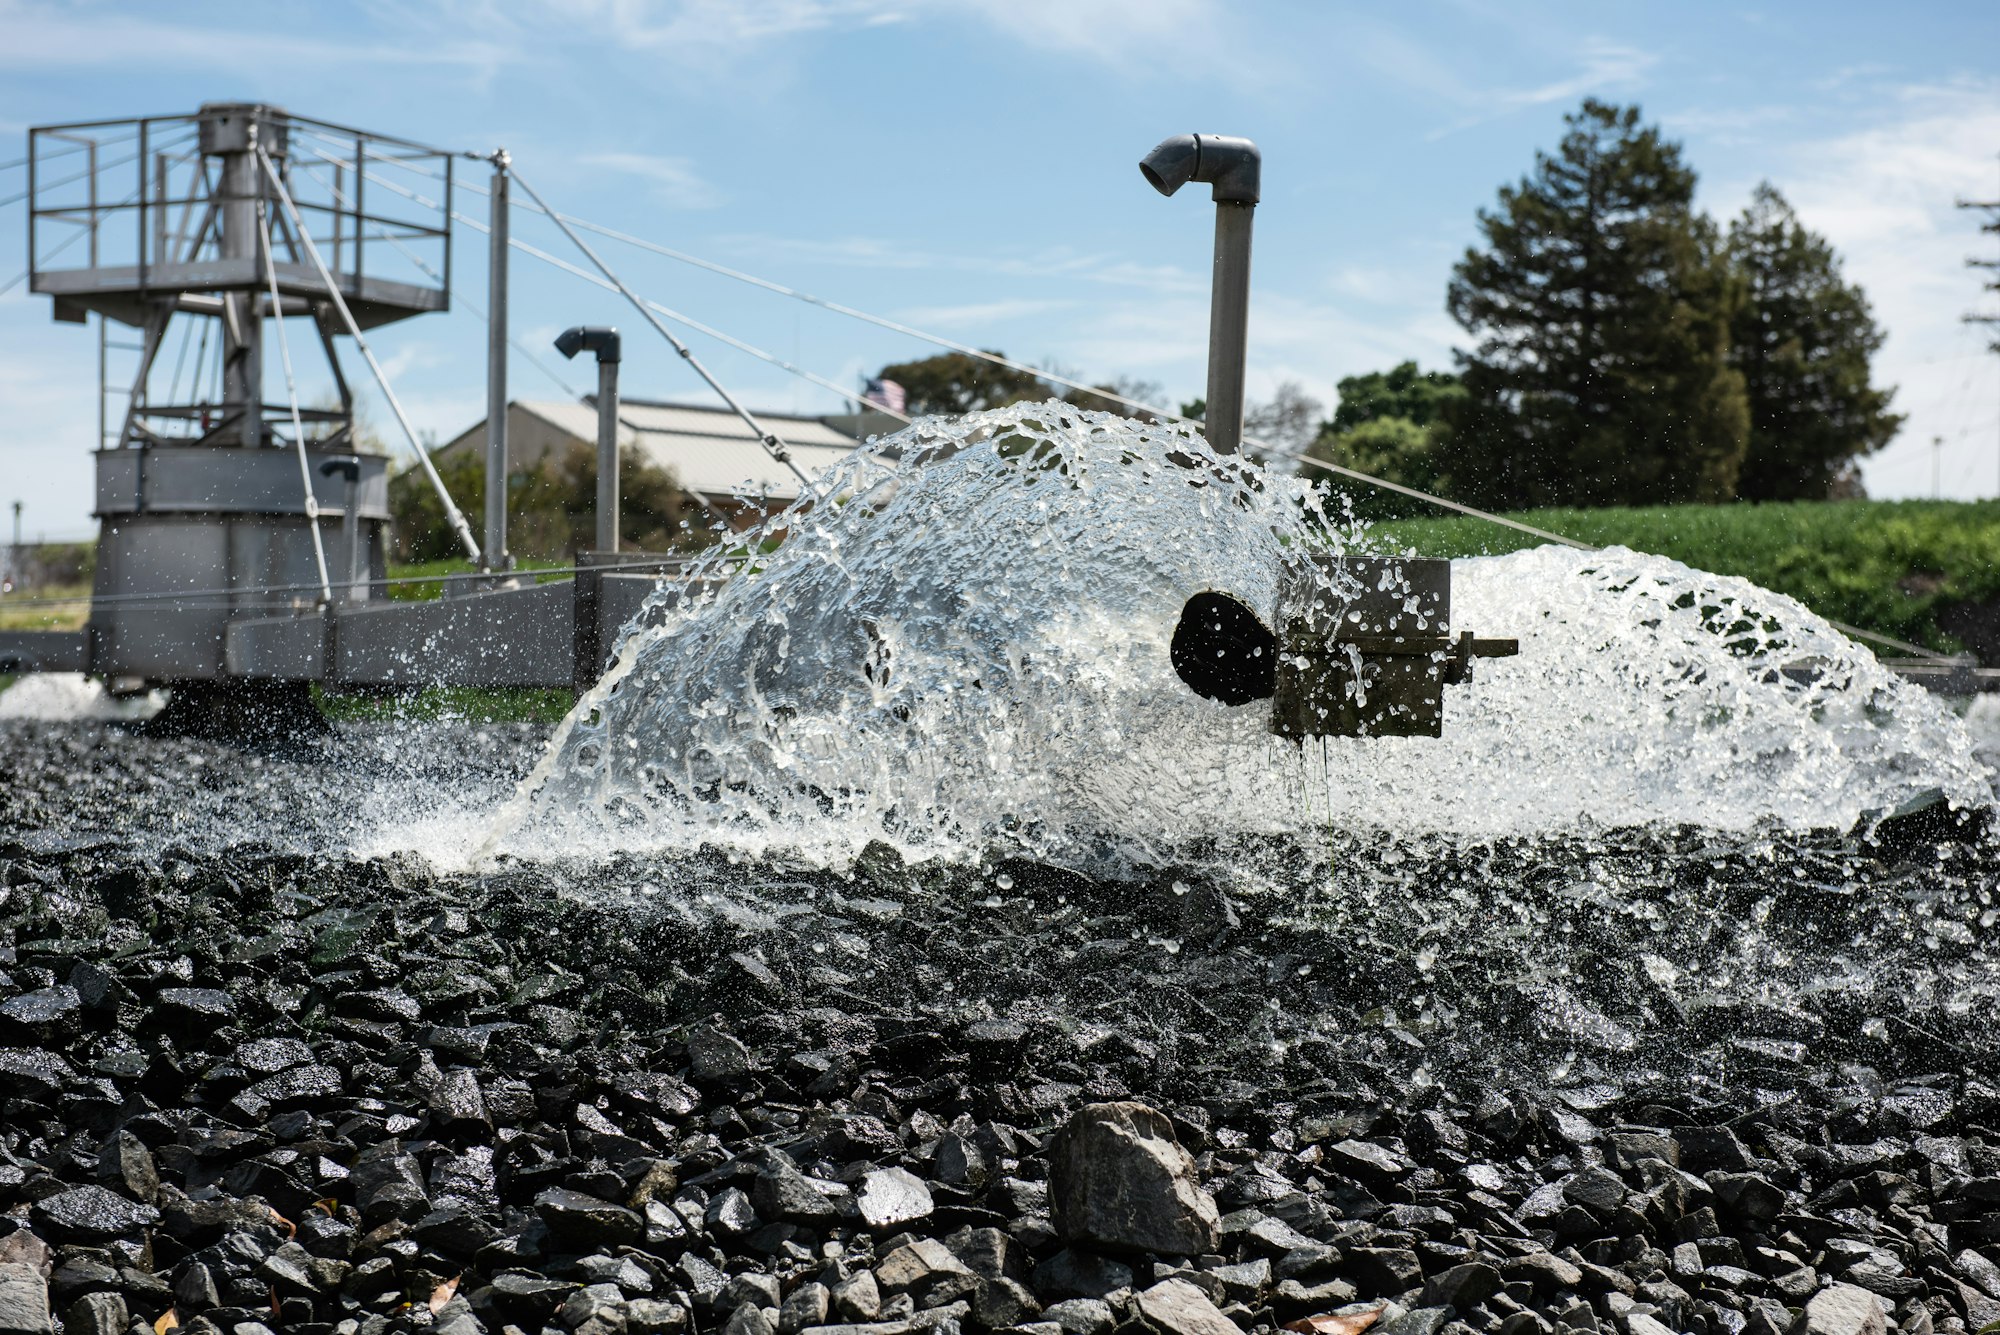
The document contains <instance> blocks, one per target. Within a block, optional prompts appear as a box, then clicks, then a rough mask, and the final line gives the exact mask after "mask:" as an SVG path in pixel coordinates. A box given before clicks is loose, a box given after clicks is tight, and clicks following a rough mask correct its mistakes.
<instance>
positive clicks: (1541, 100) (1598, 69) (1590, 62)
mask: <svg viewBox="0 0 2000 1335" xmlns="http://www.w3.org/2000/svg"><path fill="white" fill-rule="evenodd" d="M1573 59H1574V60H1575V62H1576V64H1577V65H1578V68H1577V70H1576V71H1575V72H1574V73H1572V74H1569V75H1566V76H1564V77H1562V78H1559V79H1555V80H1551V81H1550V82H1547V83H1542V84H1537V85H1535V86H1534V87H1531V88H1490V89H1475V88H1473V87H1472V86H1471V85H1470V84H1468V85H1467V86H1466V89H1467V91H1466V93H1465V95H1464V96H1463V97H1461V98H1460V99H1459V100H1460V101H1461V102H1465V103H1467V104H1469V105H1472V106H1474V107H1475V108H1477V109H1476V110H1475V111H1473V112H1472V113H1471V114H1469V115H1467V116H1465V117H1463V118H1461V119H1459V120H1455V121H1453V122H1451V123H1450V124H1448V125H1444V126H1441V127H1439V128H1438V129H1435V130H1432V131H1431V132H1430V133H1429V134H1428V135H1426V136H1425V138H1426V139H1430V140H1433V141H1435V140H1438V139H1442V138H1444V137H1445V136H1447V135H1452V134H1457V133H1458V132H1459V131H1461V130H1469V129H1471V128H1472V127H1473V126H1475V125H1484V124H1486V123H1487V122H1488V121H1494V120H1498V119H1500V118H1501V117H1503V116H1507V115H1511V114H1513V113H1514V112H1517V111H1524V110H1527V109H1528V108H1530V107H1539V106H1546V105H1548V104H1549V103H1552V102H1573V101H1575V100H1576V99H1578V98H1580V97H1584V96H1586V95H1588V94H1592V93H1612V92H1618V91H1621V90H1629V89H1636V88H1638V87H1641V86H1642V85H1643V84H1644V83H1645V76H1646V73H1647V72H1648V71H1649V70H1651V69H1652V68H1653V66H1654V65H1655V64H1657V63H1658V59H1659V58H1658V57H1657V56H1655V55H1653V54H1652V53H1651V52H1649V51H1642V50H1640V49H1639V48H1638V47H1635V46H1631V45H1628V44H1626V43H1624V42H1616V41H1611V40H1609V39H1607V38H1601V37H1593V38H1590V39H1587V40H1586V41H1585V42H1584V43H1583V45H1582V46H1581V47H1580V48H1579V49H1578V50H1577V52H1576V53H1575V55H1574V57H1573Z"/></svg>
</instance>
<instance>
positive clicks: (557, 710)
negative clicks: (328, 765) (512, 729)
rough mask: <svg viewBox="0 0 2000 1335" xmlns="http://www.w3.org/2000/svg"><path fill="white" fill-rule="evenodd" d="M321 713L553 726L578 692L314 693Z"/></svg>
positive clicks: (340, 718) (434, 689)
mask: <svg viewBox="0 0 2000 1335" xmlns="http://www.w3.org/2000/svg"><path fill="white" fill-rule="evenodd" d="M313 698H314V700H316V701H317V702H318V704H319V708H320V712H321V713H323V714H325V715H326V716H327V717H328V718H330V719H332V720H333V721H335V722H336V723H357V722H358V723H384V722H396V723H434V722H437V721H438V720H440V719H452V720H462V721H469V722H473V723H554V722H556V721H557V720H559V719H561V718H562V717H563V715H565V714H567V713H569V711H570V707H571V706H572V705H574V704H575V703H576V692H575V691H573V690H570V689H569V688H568V687H546V688H544V687H523V688H518V689H510V690H498V689H494V690H488V689H484V688H481V687H477V686H427V687H425V688H424V689H422V690H420V691H394V692H383V691H327V690H324V689H322V688H319V687H314V688H313Z"/></svg>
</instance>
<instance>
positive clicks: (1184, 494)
mask: <svg viewBox="0 0 2000 1335" xmlns="http://www.w3.org/2000/svg"><path fill="white" fill-rule="evenodd" d="M778 530H783V533H784V541H783V543H782V545H778V546H776V547H775V550H766V549H767V548H768V547H769V546H770V544H769V543H768V542H764V541H762V539H767V538H769V537H774V536H776V534H777V531H778ZM1363 540H1364V535H1363V534H1362V533H1361V531H1360V529H1359V526H1358V525H1355V524H1352V523H1350V522H1346V521H1344V520H1342V519H1341V517H1340V516H1339V515H1338V514H1335V513H1330V512H1329V510H1328V509H1327V508H1323V501H1322V498H1321V496H1320V494H1319V493H1317V492H1316V491H1315V490H1314V489H1313V488H1312V487H1311V486H1309V485H1308V484H1307V483H1306V482H1304V481H1302V480H1300V479H1296V478H1291V477H1286V476H1282V475H1276V474H1271V473H1267V472H1265V471H1263V470H1262V469H1260V468H1258V467H1256V466H1254V465H1251V464H1246V463H1244V462H1242V461H1240V460H1237V459H1234V458H1229V457H1218V456H1216V455H1214V454H1213V453H1212V452H1210V451H1209V449H1208V447H1207V446H1206V444H1205V443H1204V442H1203V441H1202V440H1201V438H1200V437H1199V436H1198V435H1196V434H1194V433H1192V432H1191V431H1189V430H1187V429H1185V428H1181V427H1173V426H1165V425H1147V424H1141V423H1137V422H1132V421H1129V420H1126V419H1123V418H1118V417H1113V416H1110V415H1106V414H1099V413H1088V412H1079V411H1077V410H1075V409H1073V408H1070V407H1068V406H1066V405H1062V404H1036V405H1016V406H1013V407H1009V408H1005V409H1000V410H997V411H993V412H988V413H981V414H974V415H971V416H968V417H965V418H962V419H957V420H954V421H950V422H941V421H928V420H927V421H924V422H920V423H918V424H917V425H916V426H913V427H911V428H909V429H907V430H905V431H903V432H901V433H899V434H897V435H896V436H893V437H890V438H888V439H887V440H884V441H881V442H879V443H877V444H874V445H872V446H870V447H868V448H865V449H863V450H861V451H858V452H857V453H856V454H855V455H854V456H853V457H852V458H851V459H850V460H849V461H847V462H846V463H845V464H844V465H843V466H841V467H840V468H838V469H836V470H834V471H833V472H832V473H831V474H829V475H828V476H827V477H825V478H823V479H822V480H821V482H820V484H819V485H818V486H816V487H815V488H814V489H813V491H812V493H811V494H810V495H808V496H807V497H806V498H804V499H803V500H802V501H801V503H800V504H799V505H797V506H795V507H793V508H792V509H791V510H789V511H787V512H786V513H785V514H784V515H783V516H780V517H779V518H778V519H777V520H776V521H775V522H774V523H773V525H772V526H771V528H770V529H769V530H767V532H766V533H764V534H761V535H757V537H756V538H753V539H752V541H751V545H750V546H748V547H739V548H737V549H735V550H732V551H729V552H724V553H721V554H718V555H717V556H715V557H713V558H711V560H710V562H709V564H708V567H707V568H706V569H705V570H704V571H703V572H701V573H703V574H706V575H709V576H712V577H714V581H715V582H714V583H713V585H712V586H711V587H710V590H709V592H707V593H706V594H704V595H703V596H701V597H698V598H692V599H689V600H687V601H685V602H684V603H682V604H681V605H680V606H678V607H675V608H672V609H671V610H667V611H666V612H665V615H664V619H663V620H661V621H660V622H659V624H656V625H652V626H649V627H647V628H644V629H635V630H631V631H629V632H628V633H627V635H626V636H625V638H624V640H623V641H622V643H621V645H620V646H619V650H618V653H617V657H616V662H615V665H614V666H613V667H612V669H611V670H610V672H609V673H608V674H607V675H606V676H605V678H604V680H603V681H602V682H601V683H600V684H599V685H598V687H597V688H596V689H594V690H593V691H591V692H590V693H589V694H588V695H586V696H585V697H584V699H583V700H581V701H580V702H579V704H578V706H577V708H576V710H575V711H574V712H573V713H572V714H571V715H570V717H569V718H568V719H567V720H566V721H565V723H564V724H563V726H562V728H561V729H560V730H559V731H558V733H557V735H556V738H555V740H554V743H553V745H552V746H551V748H550V752H549V754H548V756H547V757H546V758H545V759H544V760H543V762H542V764H541V765H540V766H539V767H538V768H537V770H536V771H535V772H534V774H533V775H531V776H530V778H529V779H528V780H527V782H526V783H525V784H524V785H523V787H522V790H521V793H520V794H519V796H518V797H517V798H516V800H515V802H514V803H513V804H511V805H510V807H509V808H508V809H507V810H506V812H505V813H504V814H503V816H502V819H501V820H500V821H499V823H498V826H497V828H496V832H495V834H494V836H493V837H492V838H491V839H490V840H489V848H490V849H492V850H494V851H514V852H521V853H533V854H540V853H546V852H549V851H552V850H560V851H568V852H582V853H595V852H603V851H609V850H612V849H648V848H655V849H671V848H675V847H689V846H693V845H696V844H711V845H721V846H724V847H730V848H735V849H737V850H739V851H741V852H743V853H752V854H756V853H769V852H785V853H797V854H800V855H803V856H806V857H810V858H813V859H815V860H824V861H830V862H833V863H836V864H842V863H845V862H846V861H848V860H849V859H851V857H852V856H853V855H855V854H856V853H858V852H859V850H860V849H862V848H863V847H864V846H865V845H867V844H868V843H869V842H871V841H876V840H882V841H887V842H888V843H890V844H891V845H893V846H896V847H898V848H901V849H902V850H904V851H906V852H910V853H915V854H920V855H939V854H942V855H945V856H966V857H970V856H977V855H979V854H980V853H981V852H982V851H991V850H993V849H995V848H998V849H1000V850H1002V851H1005V852H1011V853H1020V854H1025V855H1028V856H1033V857H1039V858H1044V859H1052V860H1058V861H1069V862H1072V863H1081V864H1084V865H1095V866H1107V867H1108V866H1112V865H1119V864H1130V863H1132V862H1141V863H1143V862H1154V861H1158V860H1163V859H1169V858H1173V857H1186V856H1189V855H1190V850H1191V849H1195V848H1198V847H1200V846H1202V845H1204V844H1211V843H1212V842H1213V841H1214V840H1215V839H1216V838H1217V837H1224V838H1226V837H1229V836H1236V835H1291V836H1301V835H1304V836H1310V835H1312V834H1313V833H1314V832H1316V831H1324V829H1325V828H1326V827H1327V826H1329V825H1333V826H1339V827H1344V828H1349V829H1355V828H1361V829H1379V830H1384V831H1390V832H1404V833H1419V832H1424V833H1437V832H1443V833H1463V834H1468V835H1474V836H1479V837H1490V836H1495V835H1504V834H1513V833H1540V832H1554V831H1560V830H1564V829H1571V828H1577V827H1588V826H1592V825H1631V824H1649V823H1669V822H1670V823H1680V822H1698V823H1701V824H1705V825H1708V826H1712V827H1721V828H1743V827H1747V826H1751V825H1754V824H1757V823H1759V822H1778V823H1782V824H1786V825H1793V826H1813V825H1829V824H1838V825H1845V824H1848V823H1851V822H1852V821H1853V820H1854V819H1855V818H1856V816H1857V815H1858V814H1859V813H1861V812H1862V811H1863V810H1865V809H1867V808H1871V807H1881V806H1885V805H1889V804H1893V803H1894V802H1896V801H1898V800H1901V799H1902V798H1904V797H1906V796H1908V795H1909V794H1911V793H1912V792H1915V791H1918V790H1922V789H1926V788H1933V787H1936V788H1942V789H1944V790H1945V791H1946V792H1947V793H1948V794H1949V795H1951V796H1952V797H1953V799H1954V800H1958V801H1968V802H1970V801H1980V800H1990V790H1989V787H1988V782H1989V781H1988V777H1987V772H1986V770H1985V768H1984V767H1983V766H1982V765H1981V764H1980V763H1979V762H1978V760H1977V759H1976V758H1975V756H1974V754H1973V747H1972V742H1971V739H1970V738H1969V737H1968V735H1967V733H1966V731H1965V729H1964V727H1963V725H1962V724H1961V723H1960V722H1959V721H1958V720H1956V719H1955V718H1953V717H1952V716H1951V715H1950V714H1949V713H1948V712H1947V711H1945V710H1944V709H1943V708H1941V707H1940V706H1939V705H1937V704H1936V703H1934V702H1933V701H1932V700H1931V699H1930V698H1929V697H1928V696H1927V695H1925V693H1924V692H1922V691H1921V690H1919V689H1917V688H1914V687H1911V686H1908V685H1906V684H1904V683H1903V682H1901V681H1900V680H1898V679H1897V678H1895V677H1894V676H1893V675H1892V674H1890V673H1889V672H1887V671H1885V670H1884V669H1882V668H1881V667H1880V666H1879V665H1877V664H1876V662H1875V661H1874V659H1873V658H1872V656H1870V655H1869V654H1867V653H1866V652H1865V651H1862V650H1860V649H1858V648H1857V647H1856V646H1854V645H1853V644H1852V643H1851V642H1849V641H1848V640H1846V639H1845V638H1844V637H1843V636H1841V635H1839V634H1838V633H1837V632H1835V631H1833V630H1832V629H1831V628H1830V627H1829V626H1827V625H1826V623H1825V622H1824V621H1822V620H1820V619H1819V618H1817V617H1815V616H1813V615H1812V614H1811V613H1810V612H1808V611H1807V610H1806V609H1805V608H1803V607H1802V606H1800V605H1799V604H1797V603H1796V602H1794V601H1792V600H1790V599H1788V598H1785V597H1782V596H1780V595H1776V594H1773V593H1770V592H1768V591H1766V590H1763V589H1760V588H1758V587H1756V586H1754V585H1751V584H1749V583H1747V582H1744V581H1741V580H1734V579H1726V578H1720V577H1716V576H1711V575H1707V574H1703V573H1701V572H1698V571H1694V570H1690V569H1688V568H1686V567H1684V566H1681V565H1678V564H1676V563H1674V562H1671V561H1667V560H1664V559H1661V558H1657V557H1650V556H1643V555H1639V554H1635V553H1631V552H1627V551H1622V550H1613V551H1607V552H1599V553H1589V554H1586V553H1578V552H1570V551H1561V550H1556V549H1552V548H1545V549H1540V550H1536V551H1531V552H1525V553H1521V554H1518V555H1514V556H1508V557H1501V558H1492V559H1484V560H1475V561H1465V562H1460V563H1458V565H1457V568H1456V579H1455V588H1454V598H1453V602H1454V623H1455V625H1454V629H1458V628H1467V629H1477V630H1478V631H1479V632H1480V633H1482V634H1492V635H1514V636H1518V637H1519V638H1520V640H1521V656H1520V657H1519V658H1516V659H1512V660H1503V661H1499V662H1491V663H1483V664H1481V665H1480V667H1479V674H1478V680H1477V681H1476V683H1475V684H1474V685H1472V686H1471V687H1470V688H1466V689H1462V690H1456V691H1454V692H1453V693H1452V694H1451V695H1450V697H1449V698H1448V701H1447V706H1446V723H1445V736H1444V738H1443V739H1441V740H1431V739H1342V740H1336V741H1332V742H1328V743H1326V744H1324V746H1322V745H1321V744H1318V743H1308V744H1307V746H1306V747H1305V748H1304V749H1303V750H1302V749H1301V748H1299V747H1298V746H1296V745H1294V744H1292V743H1289V742H1285V741H1281V740H1279V739H1276V738H1273V737H1272V736H1271V735H1270V734H1269V732H1268V731H1267V720H1268V712H1269V705H1268V702H1253V703H1251V704H1247V705H1241V706H1236V707H1227V706H1224V705H1221V704H1218V703H1215V702H1213V701H1211V700H1208V699H1204V698H1201V697H1199V696H1197V695H1195V694H1194V693H1193V692H1192V691H1190V690H1189V689H1188V688H1187V687H1186V686H1185V685H1184V684H1183V683H1182V682H1181V681H1180V680H1179V678H1178V677H1177V676H1176V674H1175V672H1174V670H1173V668H1172V666H1171V664H1170V661H1169V652H1168V646H1169V643H1170V641H1171V639H1172V635H1173V631H1174V628H1175V625H1176V622H1177V621H1178V619H1179V617H1180V614H1181V610H1182V608H1183V606H1184V605H1185V603H1186V602H1187V600H1188V599H1189V598H1190V597H1191V596H1192V595H1194V594H1196V593H1198V592H1201V591H1204V590H1210V589H1215V590H1221V591H1224V592H1227V593H1229V594H1231V595H1233V596H1235V597H1236V598H1238V599H1239V600H1241V601H1242V602H1244V603H1245V604H1246V605H1248V606H1249V607H1250V608H1251V609H1252V610H1253V611H1255V612H1256V613H1257V614H1258V615H1259V616H1260V617H1262V618H1264V619H1265V620H1266V621H1267V622H1268V621H1269V619H1270V618H1271V615H1272V610H1273V604H1274V601H1275V598H1276V591H1277V586H1278V581H1279V577H1280V574H1281V572H1282V571H1284V570H1285V569H1286V568H1287V566H1288V565H1289V564H1290V563H1292V562H1293V561H1294V560H1295V559H1296V558H1297V556H1298V555H1299V553H1301V552H1303V551H1305V550H1307V549H1310V548H1313V547H1316V546H1321V547H1324V546H1331V547H1332V548H1334V549H1336V550H1348V549H1355V548H1356V547H1357V546H1359V545H1362V544H1363ZM725 577H726V578H725Z"/></svg>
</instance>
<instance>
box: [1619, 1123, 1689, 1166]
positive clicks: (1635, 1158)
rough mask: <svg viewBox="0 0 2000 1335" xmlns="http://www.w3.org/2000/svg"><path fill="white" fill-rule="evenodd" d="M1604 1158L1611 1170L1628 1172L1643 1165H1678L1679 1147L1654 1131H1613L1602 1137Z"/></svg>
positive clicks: (1679, 1158) (1679, 1159)
mask: <svg viewBox="0 0 2000 1335" xmlns="http://www.w3.org/2000/svg"><path fill="white" fill-rule="evenodd" d="M1604 1157H1605V1160H1606V1161H1607V1162H1609V1163H1610V1165H1611V1166H1612V1167H1613V1168H1616V1169H1618V1170H1620V1171H1621V1172H1623V1171H1629V1170H1631V1169H1634V1168H1637V1167H1638V1166H1639V1165H1640V1164H1643V1163H1663V1164H1670V1165H1673V1166H1675V1167H1678V1166H1679V1165H1680V1161H1681V1147H1680V1146H1679V1145H1678V1144H1676V1143H1675V1142H1674V1141H1673V1140H1672V1139H1671V1138H1670V1137H1667V1136H1663V1135H1660V1134H1659V1133H1658V1132H1654V1131H1613V1132H1611V1133H1610V1134H1609V1135H1607V1136H1605V1137H1604Z"/></svg>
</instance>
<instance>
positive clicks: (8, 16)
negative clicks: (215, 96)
mask: <svg viewBox="0 0 2000 1335" xmlns="http://www.w3.org/2000/svg"><path fill="white" fill-rule="evenodd" d="M474 31H475V30H470V29H453V30H450V31H448V32H446V33H444V34H442V35H440V36H439V37H438V38H437V39H436V40H433V41H425V42H420V43H419V42H400V41H373V42H353V41H341V40H337V39H334V38H331V37H328V36H325V35H322V34H317V33H313V34H299V35H289V34H285V33H280V32H274V31H272V30H271V29H270V28H268V27H260V26H259V25H257V24H248V25H244V26H241V27H202V26H199V25H196V24H194V23H190V22H186V21H181V20H172V19H169V20H165V21H155V20H152V19H147V18H139V17H134V16H133V15H130V14H118V15H110V14H105V13H101V12H100V13H93V12H91V11H90V10H88V9H79V8H74V7H61V8H59V7H55V6H51V5H44V4H32V3H25V2H24V0H0V33H4V34H5V35H6V40H5V41H4V42H0V69H13V70H21V71H26V72H32V73H35V74H47V73H50V72H51V71H55V70H73V69H116V68H128V67H143V68H146V69H149V70H158V69H178V70H216V69H222V70H229V71H232V72H237V71H250V72H255V71H261V70H266V69H275V68H282V67H284V66H286V65H292V64H299V63H309V64H312V65H434V66H459V67H465V68H468V69H471V70H473V71H474V72H478V73H489V72H491V71H492V70H493V69H494V68H495V67H497V66H498V65H500V64H501V63H503V62H505V61H506V59H507V58H508V57H507V51H506V49H505V48H504V47H503V46H502V45H500V44H499V43H497V42H495V41H493V40H491V39H489V38H486V37H480V36H475V35H473V32H474Z"/></svg>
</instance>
